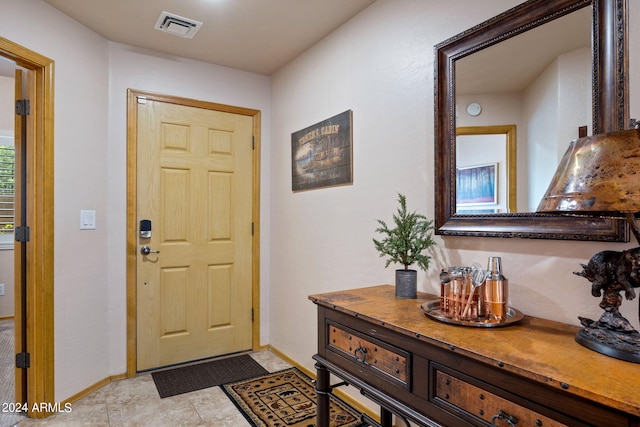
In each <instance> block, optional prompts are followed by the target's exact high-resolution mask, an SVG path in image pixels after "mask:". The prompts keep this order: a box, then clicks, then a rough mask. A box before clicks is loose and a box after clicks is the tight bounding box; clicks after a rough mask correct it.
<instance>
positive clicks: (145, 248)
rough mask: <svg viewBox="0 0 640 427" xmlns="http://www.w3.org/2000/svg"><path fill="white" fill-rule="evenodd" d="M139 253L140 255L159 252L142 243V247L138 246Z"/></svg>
mask: <svg viewBox="0 0 640 427" xmlns="http://www.w3.org/2000/svg"><path fill="white" fill-rule="evenodd" d="M140 253H141V254H142V255H149V254H159V253H160V251H154V250H153V249H151V248H150V247H149V246H147V245H144V246H143V247H141V248H140Z"/></svg>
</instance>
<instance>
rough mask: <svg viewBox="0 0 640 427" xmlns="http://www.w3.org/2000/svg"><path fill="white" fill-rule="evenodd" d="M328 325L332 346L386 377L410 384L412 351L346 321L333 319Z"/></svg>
mask: <svg viewBox="0 0 640 427" xmlns="http://www.w3.org/2000/svg"><path fill="white" fill-rule="evenodd" d="M327 327H328V331H327V332H328V334H327V337H328V341H329V342H328V345H327V348H328V349H329V350H331V351H333V352H336V353H339V354H342V355H343V357H347V358H348V359H350V360H352V361H353V362H356V363H359V364H361V365H362V366H365V367H367V368H369V369H371V370H372V371H373V372H374V373H376V372H377V373H381V374H385V375H384V376H385V377H390V378H392V379H394V380H396V381H398V382H401V383H402V384H403V385H405V386H406V385H407V378H409V364H410V360H409V359H410V358H409V353H408V352H406V351H404V350H401V349H399V348H395V347H393V346H392V345H390V344H388V343H383V342H382V341H380V340H377V339H375V338H373V337H370V336H367V335H365V334H362V333H360V332H357V331H355V330H353V329H351V328H348V327H346V326H344V325H340V324H337V323H334V322H331V321H329V322H327Z"/></svg>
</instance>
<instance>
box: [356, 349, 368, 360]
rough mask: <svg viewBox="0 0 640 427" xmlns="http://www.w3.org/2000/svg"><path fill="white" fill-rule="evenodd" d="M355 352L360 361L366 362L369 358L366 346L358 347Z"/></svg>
mask: <svg viewBox="0 0 640 427" xmlns="http://www.w3.org/2000/svg"><path fill="white" fill-rule="evenodd" d="M353 354H354V356H355V357H356V360H357V361H358V362H362V363H365V361H366V360H367V349H366V348H364V347H358V348H356V351H354V352H353Z"/></svg>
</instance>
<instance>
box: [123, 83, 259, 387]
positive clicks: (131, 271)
mask: <svg viewBox="0 0 640 427" xmlns="http://www.w3.org/2000/svg"><path fill="white" fill-rule="evenodd" d="M139 96H143V97H146V99H147V100H151V101H159V102H166V103H171V104H177V105H183V106H189V107H197V108H204V109H207V110H215V111H220V112H224V113H233V114H239V115H244V116H249V117H252V118H253V137H254V149H253V170H252V172H253V178H252V180H253V181H252V187H253V188H252V201H253V208H252V213H251V216H252V221H253V236H252V250H251V252H252V253H251V256H252V267H251V269H252V283H251V295H252V298H251V299H252V303H251V306H252V309H253V319H254V320H253V326H252V339H251V342H252V350H253V351H258V350H259V349H260V139H261V138H260V136H261V134H260V129H261V121H260V120H261V112H260V110H254V109H250V108H243V107H235V106H231V105H224V104H217V103H214V102H207V101H200V100H195V99H189V98H181V97H177V96H170V95H163V94H158V93H153V92H145V91H140V90H136V89H127V250H126V257H127V374H126V375H127V377H128V378H131V377H134V376H135V375H136V372H137V334H138V332H137V297H136V289H137V284H136V281H137V264H136V262H137V256H138V253H137V250H138V239H137V236H136V230H137V228H138V226H137V212H136V207H137V201H138V200H137V194H136V193H137V166H136V164H137V147H138V145H137V130H138V120H137V114H138V113H137V99H138V97H139Z"/></svg>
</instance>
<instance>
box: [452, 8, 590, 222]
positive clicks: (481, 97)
mask: <svg viewBox="0 0 640 427" xmlns="http://www.w3.org/2000/svg"><path fill="white" fill-rule="evenodd" d="M591 13H592V12H591V8H589V7H586V8H582V9H580V10H578V11H576V12H574V13H571V14H568V15H566V16H563V17H561V18H558V19H556V20H554V21H551V22H548V23H546V24H545V25H544V26H541V27H537V28H534V29H532V30H530V31H527V32H525V33H523V34H520V35H518V36H515V37H513V38H511V39H507V40H505V41H503V42H501V43H498V44H496V45H493V46H491V47H489V48H486V49H483V50H480V51H478V52H475V53H474V54H472V55H469V56H466V57H464V58H461V59H459V60H457V61H456V63H455V80H456V105H457V110H456V111H457V112H458V114H457V117H456V126H457V127H458V128H460V127H470V126H476V127H477V126H495V125H503V124H507V123H509V124H511V123H513V124H515V125H516V127H517V130H518V132H517V141H518V143H517V144H518V148H517V150H518V163H517V179H516V181H517V183H518V187H517V191H516V190H515V189H514V191H515V192H516V194H517V203H512V208H511V209H509V208H508V207H507V204H508V202H507V200H506V199H505V197H506V193H505V191H506V185H505V186H502V187H501V186H500V185H498V191H499V196H502V197H498V201H497V203H496V206H495V212H496V213H504V212H534V211H535V210H536V206H537V205H538V202H539V201H540V199H541V198H542V196H543V195H544V192H545V190H546V188H547V186H548V183H549V182H550V181H551V178H552V176H553V173H554V172H555V169H556V165H557V164H558V162H559V161H560V159H561V157H562V155H563V154H564V152H565V151H566V147H567V145H568V144H569V142H570V141H571V140H573V139H575V138H577V137H578V128H579V127H582V126H587V127H588V132H589V134H591V128H592V126H591V125H592V111H591V106H592V104H593V102H592V69H591V68H592V46H591V39H592V35H591ZM473 103H477V104H479V105H480V106H481V110H480V111H481V112H480V113H479V114H477V112H476V111H473V110H471V111H470V112H468V111H467V107H468V106H469V105H471V104H473ZM474 114H477V115H474ZM466 138H468V137H466ZM457 141H458V142H457V143H456V144H457V151H458V154H457V157H458V159H459V158H460V155H461V153H460V149H461V148H462V147H460V145H459V144H460V142H459V141H460V139H458V140H457ZM486 156H487V153H486V152H485V154H484V157H486ZM496 156H497V157H496V159H498V158H499V157H500V156H502V158H504V150H501V151H500V152H496ZM484 157H483V158H484ZM485 160H487V161H490V160H491V159H485ZM485 163H486V162H485ZM456 165H457V166H458V167H459V166H460V165H459V164H458V163H456ZM504 173H505V172H504V171H503V173H502V174H500V173H499V176H500V177H501V178H500V179H505V178H504V176H503V175H504ZM516 206H517V207H516ZM465 211H466V209H465V210H464V211H463V210H462V209H456V212H457V213H459V214H463V213H465ZM488 212H489V211H488V210H485V212H483V213H488Z"/></svg>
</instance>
